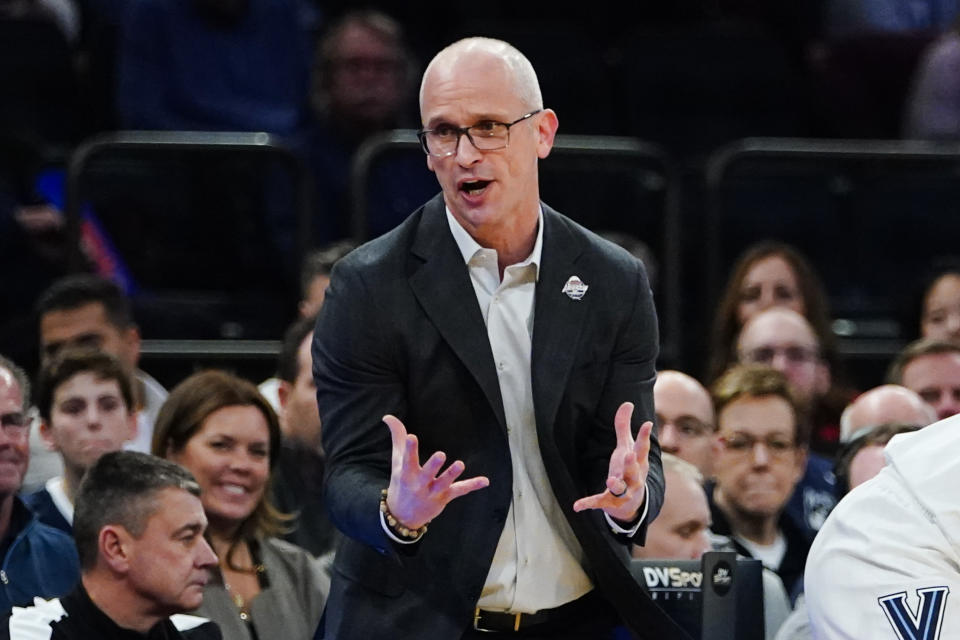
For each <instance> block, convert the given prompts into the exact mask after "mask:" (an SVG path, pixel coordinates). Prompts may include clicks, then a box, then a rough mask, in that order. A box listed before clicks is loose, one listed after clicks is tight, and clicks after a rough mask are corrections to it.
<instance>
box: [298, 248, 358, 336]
mask: <svg viewBox="0 0 960 640" xmlns="http://www.w3.org/2000/svg"><path fill="white" fill-rule="evenodd" d="M356 246H357V243H355V242H353V241H352V240H342V241H340V242H335V243H333V244H330V245H327V246H326V247H322V248H320V249H317V250H316V251H313V252H311V253H309V254H308V255H307V257H305V258H304V259H303V267H302V268H301V269H300V304H299V307H298V309H299V311H300V317H301V318H316V317H317V314H318V313H320V307H322V306H323V300H324V297H325V296H326V294H327V287H329V286H330V273H331V272H333V266H334V265H335V264H337V261H338V260H340V258H342V257H343V256H345V255H347V254H348V253H350V252H351V251H353V250H354V249H355V248H356Z"/></svg>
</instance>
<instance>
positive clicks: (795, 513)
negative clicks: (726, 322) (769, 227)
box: [737, 308, 840, 533]
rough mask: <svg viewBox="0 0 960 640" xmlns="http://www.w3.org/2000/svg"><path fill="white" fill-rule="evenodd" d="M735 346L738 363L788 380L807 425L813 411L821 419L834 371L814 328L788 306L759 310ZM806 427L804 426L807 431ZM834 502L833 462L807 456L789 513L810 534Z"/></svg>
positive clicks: (835, 420) (836, 421) (835, 418)
mask: <svg viewBox="0 0 960 640" xmlns="http://www.w3.org/2000/svg"><path fill="white" fill-rule="evenodd" d="M737 346H738V349H737V353H738V356H739V360H740V362H742V363H745V364H751V363H752V364H764V365H768V366H771V367H773V368H774V369H776V370H777V371H780V372H781V373H782V374H783V375H785V376H786V378H787V380H788V382H789V383H790V388H791V390H792V392H793V394H794V397H795V398H796V399H797V401H798V402H799V406H800V409H801V414H803V415H804V416H805V417H804V418H803V420H804V422H805V423H806V422H809V418H808V417H806V416H809V415H811V413H813V414H814V415H819V416H820V417H822V416H823V415H824V412H823V411H819V412H817V410H816V408H817V407H822V406H823V400H824V398H826V396H827V393H828V391H829V389H830V383H831V376H830V369H829V367H828V366H827V363H826V361H825V360H824V359H823V358H822V357H821V353H822V352H821V349H820V344H819V342H818V340H817V336H816V334H815V333H814V331H813V327H812V326H811V325H810V323H809V322H807V320H806V319H805V318H804V317H803V316H801V315H800V314H798V313H796V312H795V311H793V310H791V309H785V308H772V309H767V310H765V311H761V312H760V313H758V314H757V315H755V316H753V317H752V318H751V319H750V320H748V321H747V323H746V324H745V325H744V327H743V330H742V331H741V332H740V337H739V339H738V341H737ZM839 418H840V411H839V410H837V412H836V415H833V416H832V417H831V419H830V422H831V423H832V424H839V423H840V419H839ZM807 428H809V427H806V426H805V430H806V429H807ZM833 429H834V427H831V430H833ZM837 431H839V429H837ZM836 500H837V499H836V486H835V483H834V478H833V463H832V461H831V460H829V459H827V458H825V457H822V456H818V455H816V454H811V455H809V456H808V457H807V466H806V470H805V472H804V475H803V478H802V479H801V481H800V483H799V484H798V486H797V490H796V492H795V494H794V496H793V497H792V498H791V500H790V503H789V505H788V506H787V512H788V513H790V514H791V516H792V517H793V518H794V519H796V520H797V522H798V523H801V524H802V525H803V526H805V527H807V528H809V529H810V531H811V533H812V532H816V531H817V530H818V529H819V528H820V525H822V524H823V521H824V520H825V519H826V517H827V514H829V513H830V510H831V509H832V508H833V505H834V504H836Z"/></svg>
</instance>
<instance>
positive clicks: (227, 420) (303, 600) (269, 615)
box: [153, 371, 330, 640]
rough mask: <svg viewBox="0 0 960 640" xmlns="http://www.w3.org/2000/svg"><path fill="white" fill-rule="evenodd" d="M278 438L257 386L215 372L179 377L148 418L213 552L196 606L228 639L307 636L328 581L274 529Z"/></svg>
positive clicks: (156, 446) (158, 450) (278, 524)
mask: <svg viewBox="0 0 960 640" xmlns="http://www.w3.org/2000/svg"><path fill="white" fill-rule="evenodd" d="M280 437H281V436H280V425H279V423H278V421H277V416H276V414H274V412H273V409H271V408H270V405H269V404H268V403H267V402H266V400H264V399H263V396H261V395H260V394H259V393H258V392H257V388H256V387H255V386H253V384H251V383H249V382H247V381H245V380H241V379H240V378H237V377H235V376H233V375H231V374H228V373H225V372H220V371H206V372H202V373H197V374H194V375H192V376H190V377H189V378H187V379H186V380H184V381H183V382H181V383H180V384H179V385H177V387H176V388H175V389H174V390H173V391H172V392H171V393H170V397H169V398H168V399H167V402H166V403H164V405H163V408H162V409H161V410H160V415H159V416H158V417H157V425H156V431H155V433H154V436H153V451H154V453H155V454H156V455H160V456H163V457H165V458H167V459H168V460H172V461H173V462H177V463H178V464H181V465H183V466H184V467H185V468H186V469H187V470H189V471H191V472H192V473H193V474H194V476H196V478H197V482H198V483H199V484H200V488H201V489H202V491H203V494H202V496H201V500H202V501H203V508H204V511H205V513H206V515H207V518H208V520H209V521H210V530H209V533H208V538H209V539H210V542H211V544H212V546H213V549H214V551H216V552H217V555H218V557H219V558H220V565H219V568H218V569H219V570H218V571H216V572H215V576H214V579H213V580H212V581H211V582H210V583H209V584H208V585H207V587H206V589H205V590H204V599H203V605H202V606H201V607H200V608H199V609H198V610H197V612H198V614H199V615H203V616H205V617H208V618H210V619H211V620H214V621H216V622H217V624H219V625H220V627H221V629H223V635H224V637H226V638H230V639H231V640H244V639H247V640H252V639H255V638H261V639H265V638H309V637H310V636H311V634H313V633H314V631H315V630H316V629H317V625H318V623H319V621H320V613H321V612H322V611H323V605H324V603H325V601H326V597H327V593H328V591H329V587H330V579H329V577H328V576H327V574H326V573H325V572H324V570H323V568H322V566H321V563H320V562H319V561H317V560H316V559H315V558H313V557H312V556H311V555H310V554H309V553H307V552H306V551H305V550H303V549H301V548H300V547H297V546H294V545H292V544H290V543H288V542H285V541H283V540H280V539H279V538H278V537H277V535H278V534H280V533H282V531H283V529H284V528H285V525H286V523H287V521H288V520H289V518H288V517H286V516H284V515H283V514H281V513H280V512H279V511H278V510H277V509H276V507H275V506H274V505H273V501H272V499H271V497H270V494H269V490H268V488H269V486H270V479H271V475H272V473H273V471H274V469H275V468H276V465H277V460H278V458H279V455H280Z"/></svg>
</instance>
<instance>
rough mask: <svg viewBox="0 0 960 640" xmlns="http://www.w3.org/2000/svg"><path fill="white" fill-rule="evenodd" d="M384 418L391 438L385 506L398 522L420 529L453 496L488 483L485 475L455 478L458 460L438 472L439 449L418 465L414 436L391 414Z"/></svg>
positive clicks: (459, 467) (460, 467)
mask: <svg viewBox="0 0 960 640" xmlns="http://www.w3.org/2000/svg"><path fill="white" fill-rule="evenodd" d="M383 421H384V422H385V423H386V425H387V427H388V428H389V429H390V437H391V439H392V440H393V457H392V462H391V467H390V486H389V487H388V489H387V508H388V509H390V513H391V514H392V515H393V517H394V518H396V519H397V521H398V522H399V523H400V524H401V525H403V526H405V527H407V528H408V529H411V530H414V529H419V528H420V527H421V526H423V525H425V524H427V523H428V522H430V521H431V520H433V519H434V518H436V517H437V516H438V515H440V512H441V511H443V510H444V508H445V507H446V506H447V504H449V503H450V502H451V501H452V500H455V499H457V498H459V497H460V496H463V495H466V494H468V493H470V492H472V491H476V490H477V489H483V488H484V487H486V486H487V485H489V484H490V480H489V479H487V477H486V476H477V477H475V478H468V479H467V480H459V481H458V480H457V478H459V477H460V474H462V473H463V470H464V464H463V462H462V461H460V460H456V461H455V462H454V463H453V464H451V465H450V466H449V467H447V468H446V470H444V471H443V473H440V469H441V467H443V463H444V462H445V461H446V459H447V455H446V454H445V453H444V452H442V451H437V452H435V453H434V454H433V455H432V456H430V458H429V459H428V460H427V462H426V463H425V464H424V465H423V466H420V452H419V445H418V443H417V436H415V435H413V434H409V433H407V428H406V427H405V426H404V425H403V423H402V422H400V420H399V419H397V418H396V417H394V416H391V415H387V416H384V417H383ZM438 474H439V475H438Z"/></svg>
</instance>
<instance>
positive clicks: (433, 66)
mask: <svg viewBox="0 0 960 640" xmlns="http://www.w3.org/2000/svg"><path fill="white" fill-rule="evenodd" d="M467 61H469V62H470V63H472V64H482V65H487V64H489V65H495V64H502V65H504V66H506V68H507V69H508V70H509V72H510V75H511V77H512V78H513V82H514V92H515V93H516V95H517V96H518V97H519V98H520V99H521V100H522V101H523V103H524V105H525V107H526V108H527V109H528V110H530V111H533V110H535V109H542V108H543V96H542V95H541V93H540V82H539V81H538V80H537V73H536V71H534V70H533V65H532V64H530V61H529V60H527V57H526V56H525V55H523V54H522V53H520V51H518V50H517V48H516V47H514V46H513V45H511V44H509V43H507V42H504V41H503V40H494V39H493V38H465V39H463V40H458V41H457V42H454V43H453V44H451V45H450V46H448V47H447V48H445V49H443V50H442V51H440V53H438V54H437V55H435V56H434V57H433V60H431V61H430V64H429V65H427V69H426V71H424V72H423V81H422V82H421V83H420V111H421V113H422V112H423V95H424V90H425V88H426V86H427V83H428V81H434V80H435V79H436V78H437V77H438V76H440V77H442V76H445V75H449V74H455V73H456V72H457V70H458V69H461V68H462V66H463V65H464V64H465V63H466V62H467Z"/></svg>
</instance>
